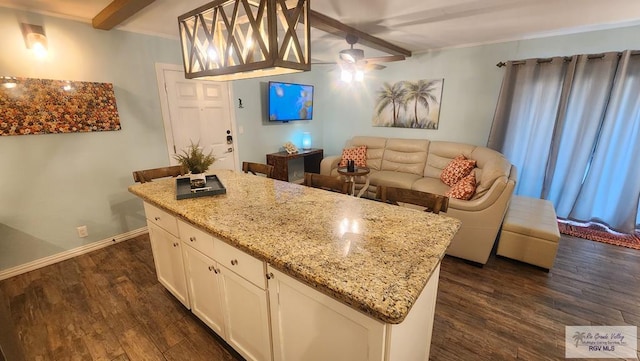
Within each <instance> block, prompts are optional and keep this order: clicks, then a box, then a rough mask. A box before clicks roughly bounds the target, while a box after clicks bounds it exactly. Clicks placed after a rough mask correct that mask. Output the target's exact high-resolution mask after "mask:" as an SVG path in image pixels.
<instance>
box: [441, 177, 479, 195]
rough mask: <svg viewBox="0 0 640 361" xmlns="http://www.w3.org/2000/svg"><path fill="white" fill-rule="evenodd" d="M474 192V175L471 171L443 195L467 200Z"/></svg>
mask: <svg viewBox="0 0 640 361" xmlns="http://www.w3.org/2000/svg"><path fill="white" fill-rule="evenodd" d="M475 192H476V175H475V173H473V172H471V173H470V174H469V175H468V176H466V177H464V178H462V179H461V180H460V181H459V182H458V183H456V184H455V185H454V186H453V187H451V188H450V189H449V190H448V191H447V193H445V194H444V195H445V196H447V197H450V198H457V199H463V200H465V201H468V200H469V199H471V197H473V194H474V193H475Z"/></svg>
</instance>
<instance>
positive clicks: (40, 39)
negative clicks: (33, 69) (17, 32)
mask: <svg viewBox="0 0 640 361" xmlns="http://www.w3.org/2000/svg"><path fill="white" fill-rule="evenodd" d="M22 36H23V37H24V42H25V44H26V45H27V49H31V50H32V51H33V53H34V54H35V56H36V57H37V58H44V57H46V56H47V51H48V44H47V37H46V35H45V34H44V28H43V27H42V26H39V25H32V24H25V23H22Z"/></svg>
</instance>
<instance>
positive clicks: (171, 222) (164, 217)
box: [144, 202, 179, 237]
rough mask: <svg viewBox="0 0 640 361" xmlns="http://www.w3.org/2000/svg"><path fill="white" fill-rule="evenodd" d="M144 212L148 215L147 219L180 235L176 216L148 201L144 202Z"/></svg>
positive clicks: (177, 235) (175, 234)
mask: <svg viewBox="0 0 640 361" xmlns="http://www.w3.org/2000/svg"><path fill="white" fill-rule="evenodd" d="M144 213H145V214H146V216H147V220H149V221H150V222H153V223H155V224H157V225H158V226H160V227H161V228H162V229H164V230H165V231H167V232H169V233H171V234H173V235H174V236H176V237H179V233H178V223H177V222H176V221H177V220H176V217H174V216H172V215H171V214H169V213H167V212H165V211H163V210H161V209H160V208H158V207H155V206H152V205H151V204H149V203H147V202H144Z"/></svg>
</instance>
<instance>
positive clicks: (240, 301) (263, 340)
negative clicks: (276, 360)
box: [219, 267, 271, 360]
mask: <svg viewBox="0 0 640 361" xmlns="http://www.w3.org/2000/svg"><path fill="white" fill-rule="evenodd" d="M219 275H220V277H221V279H222V285H223V286H222V287H223V291H222V295H221V296H222V298H223V304H224V315H225V326H226V330H227V335H226V338H225V340H226V341H227V342H228V343H229V344H230V345H231V347H233V348H234V349H235V350H236V351H238V352H239V353H240V354H241V355H242V356H244V358H246V359H247V360H271V337H270V334H269V307H268V303H267V291H266V290H264V289H261V288H259V287H257V286H255V285H254V284H252V283H251V282H249V281H247V280H246V279H244V278H242V277H240V276H238V275H237V274H236V273H234V272H232V271H230V270H229V269H228V268H225V267H220V274H219ZM262 275H263V277H264V273H262Z"/></svg>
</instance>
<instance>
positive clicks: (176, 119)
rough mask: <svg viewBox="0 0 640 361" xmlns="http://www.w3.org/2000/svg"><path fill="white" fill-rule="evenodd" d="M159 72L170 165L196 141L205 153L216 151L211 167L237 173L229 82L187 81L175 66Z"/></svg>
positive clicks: (161, 68)
mask: <svg viewBox="0 0 640 361" xmlns="http://www.w3.org/2000/svg"><path fill="white" fill-rule="evenodd" d="M157 73H158V84H159V86H160V87H161V88H160V97H161V98H164V99H163V117H164V118H165V133H167V134H166V137H167V147H168V151H169V157H170V159H171V160H170V161H171V164H177V162H176V161H175V159H174V154H176V152H181V151H182V150H183V149H185V148H186V147H187V146H189V144H190V143H191V142H193V143H199V144H200V147H202V148H203V149H204V151H205V153H208V152H209V151H213V154H214V155H215V157H216V159H217V160H216V162H215V163H213V165H212V166H211V168H214V169H232V170H237V169H236V164H237V161H236V159H235V148H234V138H233V127H232V121H231V120H232V119H231V111H230V108H231V105H230V103H229V88H228V85H227V83H226V82H212V81H202V80H193V79H185V78H184V72H183V71H182V70H177V69H175V68H173V67H159V68H158V71H157Z"/></svg>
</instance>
